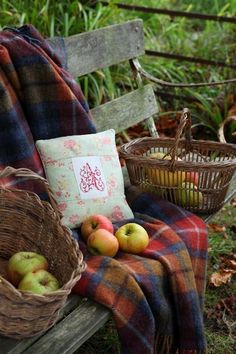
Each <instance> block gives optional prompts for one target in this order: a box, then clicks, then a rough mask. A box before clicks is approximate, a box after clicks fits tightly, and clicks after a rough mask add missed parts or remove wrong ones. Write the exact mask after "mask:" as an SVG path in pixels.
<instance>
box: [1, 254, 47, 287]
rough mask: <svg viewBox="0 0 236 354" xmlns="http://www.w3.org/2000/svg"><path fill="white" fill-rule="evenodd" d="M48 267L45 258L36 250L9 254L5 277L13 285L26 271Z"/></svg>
mask: <svg viewBox="0 0 236 354" xmlns="http://www.w3.org/2000/svg"><path fill="white" fill-rule="evenodd" d="M39 269H45V270H46V269H48V262H47V259H46V258H45V257H44V256H43V255H41V254H38V253H36V252H28V251H25V252H24V251H22V252H17V253H15V254H13V255H12V256H11V258H10V259H9V261H8V263H7V278H8V280H9V281H10V282H11V283H12V284H13V285H15V286H17V285H18V284H19V282H20V280H21V279H22V278H23V276H24V275H25V274H26V273H29V272H35V271H37V270H39Z"/></svg>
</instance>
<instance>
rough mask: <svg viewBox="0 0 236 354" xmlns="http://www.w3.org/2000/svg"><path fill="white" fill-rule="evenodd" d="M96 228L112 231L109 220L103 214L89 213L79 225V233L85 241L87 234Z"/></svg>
mask: <svg viewBox="0 0 236 354" xmlns="http://www.w3.org/2000/svg"><path fill="white" fill-rule="evenodd" d="M98 229H104V230H107V231H109V232H111V233H113V232H114V228H113V225H112V222H111V220H109V219H108V218H107V217H106V216H104V215H100V214H96V215H90V216H89V217H87V218H86V219H85V220H84V221H83V223H82V225H81V235H82V237H83V239H84V240H85V241H87V239H88V237H89V235H90V234H91V233H92V232H94V231H96V230H98Z"/></svg>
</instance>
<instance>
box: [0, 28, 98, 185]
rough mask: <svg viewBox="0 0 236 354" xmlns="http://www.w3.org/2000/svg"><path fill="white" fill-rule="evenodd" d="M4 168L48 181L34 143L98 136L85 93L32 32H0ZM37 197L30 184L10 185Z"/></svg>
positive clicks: (0, 127)
mask: <svg viewBox="0 0 236 354" xmlns="http://www.w3.org/2000/svg"><path fill="white" fill-rule="evenodd" d="M0 50H1V55H0V151H1V154H0V168H2V167H4V166H7V165H10V166H13V167H15V168H19V167H22V166H23V167H26V168H30V169H31V170H33V171H35V172H37V173H38V174H40V175H44V172H43V167H42V163H41V160H40V158H39V155H38V152H37V151H36V148H35V144H34V142H35V141H36V140H38V139H48V138H55V137H59V136H66V135H73V134H85V133H93V132H95V128H94V125H93V123H92V120H91V117H90V115H89V109H88V105H87V103H86V101H85V99H84V97H83V94H82V92H81V89H80V87H79V85H78V84H77V83H76V81H75V80H74V79H73V78H72V77H71V75H70V74H69V73H68V72H67V70H65V69H64V68H63V67H62V65H61V62H60V59H59V56H58V55H57V53H56V52H55V51H53V49H52V47H51V46H50V45H49V44H48V43H47V41H46V40H45V39H44V38H43V37H42V36H41V35H40V33H39V32H38V31H37V30H36V29H35V28H34V27H33V26H32V25H26V26H22V27H20V28H18V29H16V28H15V29H7V30H4V31H1V32H0ZM5 184H6V185H15V186H16V187H19V188H25V189H28V190H31V191H34V192H39V188H40V187H39V186H38V185H35V183H34V182H30V181H27V180H26V181H23V180H22V181H15V180H11V181H9V180H8V181H5Z"/></svg>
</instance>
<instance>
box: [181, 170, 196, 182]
mask: <svg viewBox="0 0 236 354" xmlns="http://www.w3.org/2000/svg"><path fill="white" fill-rule="evenodd" d="M183 181H186V182H190V183H193V184H195V185H196V186H198V183H199V174H198V172H194V171H188V172H186V173H185V177H184V180H183Z"/></svg>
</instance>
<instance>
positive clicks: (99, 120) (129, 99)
mask: <svg viewBox="0 0 236 354" xmlns="http://www.w3.org/2000/svg"><path fill="white" fill-rule="evenodd" d="M157 112H158V106H157V103H156V98H155V95H154V93H153V89H152V85H150V84H148V85H145V86H144V87H142V88H140V89H137V90H135V91H133V92H130V93H128V94H126V95H124V96H121V97H119V98H117V99H115V100H112V101H110V102H108V103H105V104H103V105H100V106H98V107H95V108H93V109H92V110H91V113H92V115H93V118H94V122H95V125H96V128H97V130H98V131H102V130H106V129H109V128H113V129H115V131H116V133H119V132H121V131H122V130H125V129H126V128H128V127H131V126H133V125H135V124H137V123H139V122H141V121H144V120H145V119H147V118H149V117H150V116H152V115H154V114H156V113H157Z"/></svg>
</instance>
